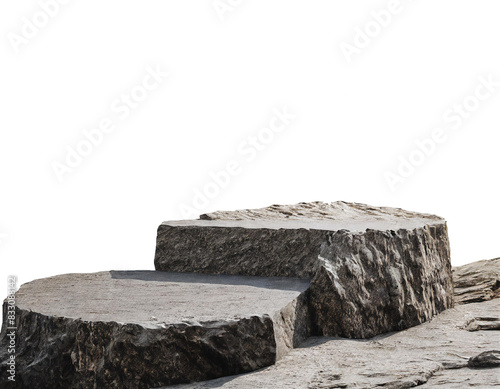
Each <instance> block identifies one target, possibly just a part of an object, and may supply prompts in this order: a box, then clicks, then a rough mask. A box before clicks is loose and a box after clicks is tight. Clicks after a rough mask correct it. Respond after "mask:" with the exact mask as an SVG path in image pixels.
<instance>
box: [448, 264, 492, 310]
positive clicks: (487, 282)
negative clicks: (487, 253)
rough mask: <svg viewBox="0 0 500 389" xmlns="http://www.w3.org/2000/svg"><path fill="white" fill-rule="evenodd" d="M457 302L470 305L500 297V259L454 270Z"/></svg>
mask: <svg viewBox="0 0 500 389" xmlns="http://www.w3.org/2000/svg"><path fill="white" fill-rule="evenodd" d="M453 279H454V280H453V281H454V285H455V302H456V303H457V304H468V303H474V302H480V301H487V300H491V299H494V298H499V297H500V258H496V259H490V260H484V261H477V262H472V263H469V264H467V265H463V266H459V267H455V268H453Z"/></svg>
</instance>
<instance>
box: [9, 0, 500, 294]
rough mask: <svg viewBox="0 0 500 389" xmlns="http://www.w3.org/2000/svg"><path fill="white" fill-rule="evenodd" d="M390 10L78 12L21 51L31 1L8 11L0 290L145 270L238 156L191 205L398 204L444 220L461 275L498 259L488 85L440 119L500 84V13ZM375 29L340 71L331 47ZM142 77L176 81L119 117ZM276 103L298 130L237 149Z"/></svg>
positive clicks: (323, 4)
mask: <svg viewBox="0 0 500 389" xmlns="http://www.w3.org/2000/svg"><path fill="white" fill-rule="evenodd" d="M234 4H236V2H234ZM388 4H389V2H388V1H356V2H352V1H291V0H274V1H264V0H260V1H257V0H246V1H242V2H241V3H240V4H239V5H234V6H230V7H232V8H231V10H230V11H227V12H225V13H222V18H221V17H220V15H219V14H220V13H221V12H222V11H221V10H220V9H219V14H218V12H217V10H216V9H215V8H214V6H213V3H212V1H211V0H204V1H180V0H179V1H168V2H167V1H160V0H158V1H123V0H120V1H118V0H114V1H106V2H102V1H95V0H93V1H89V0H87V1H76V0H75V1H71V2H69V3H68V4H65V5H61V6H60V7H59V9H58V10H57V12H53V13H54V15H53V16H51V17H50V18H49V19H48V20H47V21H46V22H47V23H46V25H45V26H42V27H40V28H38V32H37V33H36V34H35V35H34V36H33V37H31V38H30V39H27V42H23V43H22V44H18V45H17V46H16V44H13V43H12V40H13V39H14V38H13V36H17V37H19V36H22V29H23V26H24V24H25V23H26V20H28V22H29V21H33V18H34V17H35V16H36V15H38V16H36V17H38V18H39V20H38V23H39V24H43V23H44V22H45V21H44V19H43V15H40V14H37V12H39V11H40V10H41V9H42V8H41V6H40V4H39V2H37V1H15V2H14V1H9V2H7V1H3V2H2V3H1V6H0V26H1V28H2V31H3V34H4V39H3V40H2V43H1V45H0V113H1V114H0V129H1V137H0V180H1V181H0V182H1V183H2V191H1V193H0V200H1V201H0V234H1V235H0V240H1V243H0V258H1V266H2V267H1V277H0V288H1V290H2V291H4V290H6V278H7V275H8V274H17V275H18V277H19V283H24V282H27V281H30V280H32V279H34V278H40V277H46V276H50V275H55V274H60V273H67V272H94V271H101V270H111V269H153V268H154V267H153V257H154V249H155V238H156V236H155V235H156V228H157V226H158V225H159V224H160V223H161V222H162V221H163V220H168V219H180V218H183V216H184V215H183V214H182V213H181V211H180V209H179V206H180V205H181V204H185V205H192V202H193V196H194V193H195V191H196V190H203V189H204V187H205V185H207V183H210V182H213V179H212V178H211V177H210V175H209V173H210V172H218V171H221V170H223V169H224V168H225V166H226V164H227V163H228V161H231V160H236V161H238V162H239V163H240V170H241V172H240V173H239V174H236V175H234V176H232V177H231V181H230V183H229V185H227V186H226V187H224V188H221V189H220V191H219V192H220V193H218V195H217V196H214V197H213V198H211V199H209V201H208V202H207V204H206V205H204V206H203V207H200V209H199V213H202V212H206V211H211V210H217V209H227V210H231V209H239V208H256V207H263V206H267V205H270V204H280V203H281V204H286V203H296V202H300V201H314V200H322V201H336V200H345V201H354V202H362V203H368V204H371V205H387V206H394V207H402V208H406V209H409V210H413V211H421V212H426V213H434V214H438V215H440V216H443V217H445V218H446V219H447V221H448V227H449V233H450V239H451V246H452V262H453V265H460V264H464V263H467V262H471V261H476V260H480V259H487V258H493V257H497V256H498V255H499V252H500V250H499V249H498V243H497V241H498V220H499V217H500V211H499V206H498V185H497V183H498V164H499V153H498V145H499V140H500V136H499V135H498V134H499V129H500V117H499V115H498V104H499V101H500V100H499V98H500V87H498V86H497V87H496V90H495V91H494V92H492V93H491V95H490V96H488V98H485V99H484V100H483V101H480V105H479V107H478V108H477V109H474V112H471V113H470V117H468V118H467V119H466V120H465V119H464V120H463V123H461V125H460V126H459V128H456V129H454V128H452V125H451V123H448V122H445V121H444V119H443V115H444V114H445V113H446V112H447V110H450V109H453V107H454V105H455V104H462V103H463V102H464V99H467V98H470V97H471V96H472V100H470V102H473V101H474V94H475V91H476V89H477V88H478V85H479V84H480V81H479V78H480V77H482V78H483V79H487V78H488V77H490V78H492V79H493V80H500V45H499V40H500V39H499V38H500V23H499V22H498V15H499V11H500V5H499V3H498V1H493V0H491V1H481V2H477V1H457V0H449V1H439V2H435V1H430V0H429V1H423V0H421V1H405V0H401V2H400V4H399V8H398V10H399V11H400V12H399V13H395V14H391V15H392V16H391V19H390V20H389V22H388V23H386V26H384V27H381V28H380V31H378V32H377V30H376V26H374V25H373V23H372V22H373V20H375V19H374V18H375V17H374V16H373V15H374V14H373V13H372V11H376V12H381V11H383V10H387V9H388V7H389V5H388ZM42 12H43V11H42ZM24 18H26V19H24ZM370 23H371V24H370ZM379 26H380V24H379ZM367 27H370V28H373V30H370V31H371V34H372V35H373V36H372V37H371V38H370V37H368V40H369V42H368V43H366V40H365V45H364V46H365V47H363V48H361V49H359V50H358V52H357V53H356V54H352V55H351V56H350V57H349V59H350V61H348V58H347V57H346V55H344V53H343V51H342V49H341V45H342V44H343V43H342V42H344V47H346V46H345V45H349V44H350V45H354V43H355V39H356V37H357V34H358V35H359V31H360V30H361V31H363V30H364V29H365V28H367ZM13 34H17V35H13ZM357 39H358V43H359V39H360V38H359V36H358V37H357ZM17 42H19V41H17ZM16 48H17V49H18V50H17V52H16ZM148 67H150V68H156V67H160V68H161V69H162V70H163V71H168V76H167V77H165V79H164V80H163V81H162V82H161V84H160V85H159V86H158V88H156V89H154V90H152V91H150V92H148V94H147V97H146V98H145V100H144V101H142V102H140V105H139V107H137V108H136V109H134V110H131V111H132V112H131V114H130V115H129V117H128V118H126V119H125V120H122V119H121V118H120V117H119V115H118V114H117V112H114V111H113V110H112V109H111V106H112V104H113V102H115V101H116V99H120V98H121V94H122V93H130V91H131V90H132V89H133V88H134V87H136V86H138V85H139V86H140V85H141V83H142V80H143V79H144V77H145V75H146V74H147V70H146V69H147V68H148ZM483 92H484V90H483ZM283 107H286V109H287V110H288V111H289V112H291V113H293V114H294V115H296V118H294V119H293V120H292V121H291V123H290V124H289V125H288V126H286V128H285V130H283V131H282V132H280V133H279V134H275V137H274V139H273V140H272V142H270V143H268V144H267V145H265V149H264V150H260V151H258V152H257V153H256V157H255V158H254V159H253V160H252V161H248V160H247V159H246V156H245V155H243V154H242V153H241V152H240V151H238V150H239V149H238V148H239V147H241V144H242V142H246V140H247V138H248V137H249V136H252V135H255V134H259V131H260V130H261V129H262V128H263V127H266V126H267V125H268V123H269V121H270V120H271V119H272V118H273V116H275V114H274V113H273V109H278V110H281V109H283ZM103 118H110V119H111V120H112V121H113V123H114V124H115V129H114V131H113V132H112V133H110V134H105V135H104V137H103V140H102V143H100V144H99V145H96V146H95V147H94V148H93V151H92V153H91V154H90V155H88V156H86V157H85V158H83V159H82V161H81V163H80V164H79V165H78V166H77V167H76V168H74V169H73V170H72V171H71V172H69V173H65V174H64V175H63V180H62V182H60V180H58V176H57V175H56V173H55V171H54V169H53V163H54V162H58V163H64V162H65V158H66V155H67V152H68V151H67V150H68V149H67V148H68V147H72V148H75V147H76V146H77V145H78V143H79V142H81V141H82V140H84V139H85V137H84V136H83V131H84V130H91V129H94V128H96V127H97V126H98V124H99V122H100V121H101V120H102V119H103ZM436 127H440V128H441V129H443V130H444V131H445V132H446V141H445V142H442V143H440V144H438V145H436V147H435V150H434V151H433V152H432V154H431V155H429V156H426V157H425V160H424V161H423V163H422V164H421V165H420V166H417V167H416V168H415V169H414V172H413V173H412V174H410V175H408V177H406V178H405V179H404V182H402V183H398V184H397V185H396V190H395V191H392V190H391V188H390V186H389V185H388V183H387V181H386V178H385V176H384V175H385V174H386V172H387V171H391V172H396V173H397V169H398V166H399V164H400V162H399V159H398V158H399V157H403V158H409V155H410V153H411V152H412V151H413V150H415V149H416V143H415V141H417V140H422V139H424V138H428V137H430V136H431V134H432V132H433V131H434V129H435V128H436ZM0 294H6V292H5V293H4V292H1V293H0Z"/></svg>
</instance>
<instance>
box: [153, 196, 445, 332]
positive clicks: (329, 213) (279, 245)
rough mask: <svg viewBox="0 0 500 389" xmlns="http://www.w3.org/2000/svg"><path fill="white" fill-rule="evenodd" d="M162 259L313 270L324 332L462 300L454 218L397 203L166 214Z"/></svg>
mask: <svg viewBox="0 0 500 389" xmlns="http://www.w3.org/2000/svg"><path fill="white" fill-rule="evenodd" d="M155 267H156V269H157V270H163V271H174V272H197V273H211V274H239V275H253V276H267V277H270V276H279V277H300V278H308V279H310V280H311V287H310V295H309V304H310V308H311V314H312V316H313V332H314V333H315V334H317V335H325V336H344V337H350V338H369V337H372V336H375V335H377V334H381V333H385V332H389V331H395V330H401V329H405V328H408V327H411V326H413V325H416V324H419V323H422V322H424V321H426V320H428V319H430V318H431V317H432V316H433V315H436V314H437V313H439V312H441V311H443V310H445V309H447V308H450V307H452V306H453V297H452V296H453V285H452V277H451V265H450V250H449V242H448V234H447V227H446V222H445V221H444V220H443V219H442V218H439V217H437V216H433V215H428V214H419V213H414V212H408V211H404V210H401V209H397V208H387V207H371V206H367V205H363V204H357V203H345V202H336V203H321V202H315V203H300V204H297V205H292V206H277V205H276V206H271V207H268V208H263V209H256V210H242V211H231V212H215V213H211V214H205V215H202V216H201V218H200V220H190V221H176V222H165V223H163V224H162V225H161V226H160V227H159V228H158V236H157V248H156V255H155Z"/></svg>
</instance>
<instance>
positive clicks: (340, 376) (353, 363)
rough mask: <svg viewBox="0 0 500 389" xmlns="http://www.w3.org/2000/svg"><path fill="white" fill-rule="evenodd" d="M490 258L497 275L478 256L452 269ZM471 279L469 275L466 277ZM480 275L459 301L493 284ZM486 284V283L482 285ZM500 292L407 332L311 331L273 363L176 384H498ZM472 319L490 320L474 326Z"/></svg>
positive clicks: (456, 387) (481, 387)
mask: <svg viewBox="0 0 500 389" xmlns="http://www.w3.org/2000/svg"><path fill="white" fill-rule="evenodd" d="M485 262H487V263H488V269H489V271H488V272H489V273H490V274H498V271H499V270H500V263H499V262H498V260H491V261H479V262H473V263H470V264H468V265H465V266H462V267H459V268H455V269H454V270H455V272H454V274H455V275H457V274H462V272H461V271H459V270H460V269H463V268H466V269H467V273H466V274H480V273H481V271H482V270H483V269H484V267H485ZM466 277H469V276H466ZM471 279H472V280H474V279H475V280H477V281H478V283H479V285H478V287H472V286H474V285H473V284H472V283H469V287H468V288H467V291H464V290H461V288H460V287H459V285H461V284H463V279H462V276H458V277H456V278H455V280H454V282H455V290H456V291H457V295H456V298H457V301H460V300H464V301H472V300H474V299H475V298H476V297H477V295H478V294H479V295H481V290H482V288H485V289H486V290H485V291H484V293H486V295H488V296H490V294H489V292H488V291H489V290H490V286H489V285H490V283H485V282H483V281H482V279H478V278H471ZM481 285H482V286H481ZM499 297H500V296H499V295H498V294H494V295H493V297H492V300H489V301H486V302H481V303H468V304H463V305H457V306H456V307H455V308H453V309H449V310H447V311H445V312H443V313H441V314H440V315H438V316H437V317H435V318H433V319H432V320H431V321H429V322H427V323H424V324H421V325H419V326H416V327H413V328H410V329H408V330H406V331H401V332H395V333H390V334H385V335H379V336H376V337H374V338H371V339H369V340H352V339H345V338H322V337H312V338H310V339H308V340H307V341H306V342H305V343H304V344H302V345H301V347H300V348H298V349H295V350H293V351H292V352H291V353H289V354H288V355H287V356H286V357H285V358H283V359H282V360H280V361H279V362H277V364H276V365H274V366H271V367H269V368H267V369H264V370H261V371H258V372H254V373H251V374H244V375H240V376H237V377H229V378H220V379H217V380H212V381H207V382H200V383H193V384H188V385H180V386H174V387H173V388H172V389H209V388H214V389H215V388H217V389H241V388H245V389H260V388H266V389H288V388H294V389H320V388H321V389H325V388H356V389H374V388H384V389H403V388H413V387H419V388H422V389H426V388H429V389H431V388H443V389H466V388H474V389H493V388H497V387H500V336H499V332H498V331H499V330H500V298H499ZM471 322H475V323H490V324H495V325H490V326H486V327H483V328H482V327H475V328H473V329H471Z"/></svg>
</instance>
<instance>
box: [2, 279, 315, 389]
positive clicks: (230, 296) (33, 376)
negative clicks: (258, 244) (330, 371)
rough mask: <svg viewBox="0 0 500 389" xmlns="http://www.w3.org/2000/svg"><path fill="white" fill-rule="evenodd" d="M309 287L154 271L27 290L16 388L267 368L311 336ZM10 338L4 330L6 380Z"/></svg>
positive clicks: (138, 383) (155, 381)
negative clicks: (306, 295) (307, 290)
mask: <svg viewBox="0 0 500 389" xmlns="http://www.w3.org/2000/svg"><path fill="white" fill-rule="evenodd" d="M308 285H309V282H308V281H307V280H300V279H290V278H260V277H242V276H217V275H203V274H172V273H165V272H154V271H111V272H101V273H92V274H67V275H62V276H56V277H50V278H46V279H40V280H36V281H33V282H30V283H27V284H24V285H23V286H22V287H21V288H20V289H19V291H18V292H17V293H16V303H17V309H16V323H17V335H18V338H17V339H18V340H17V344H16V347H17V349H16V355H17V357H16V369H17V374H16V381H17V387H19V388H30V389H37V388H48V387H50V388H85V389H87V388H93V387H98V388H149V387H153V386H161V385H168V384H174V383H180V382H189V381H200V380H204V379H210V378H215V377H220V376H227V375H230V374H239V373H242V372H248V371H253V370H256V369H259V368H262V367H265V366H268V365H270V364H273V363H274V362H275V361H276V359H277V358H278V359H279V358H280V357H282V356H283V355H284V354H286V352H287V351H288V350H289V349H290V348H291V347H293V346H294V345H295V346H296V345H298V344H299V343H300V342H301V341H302V340H303V339H304V338H305V337H307V336H308V335H309V333H310V324H309V315H308V311H307V310H308V307H307V304H306V299H305V296H304V291H305V290H306V289H307V288H308ZM4 309H5V306H4ZM4 312H5V311H4ZM5 317H6V315H5V313H4V318H5ZM5 335H6V326H5V324H4V327H3V329H2V336H1V340H0V361H1V363H0V367H1V369H0V370H1V379H2V380H5V379H6V377H7V374H6V372H5V370H6V365H5V362H6V358H7V354H6V350H7V347H6V342H7V338H6V336H5ZM4 384H5V381H4ZM95 385H97V386H95Z"/></svg>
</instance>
